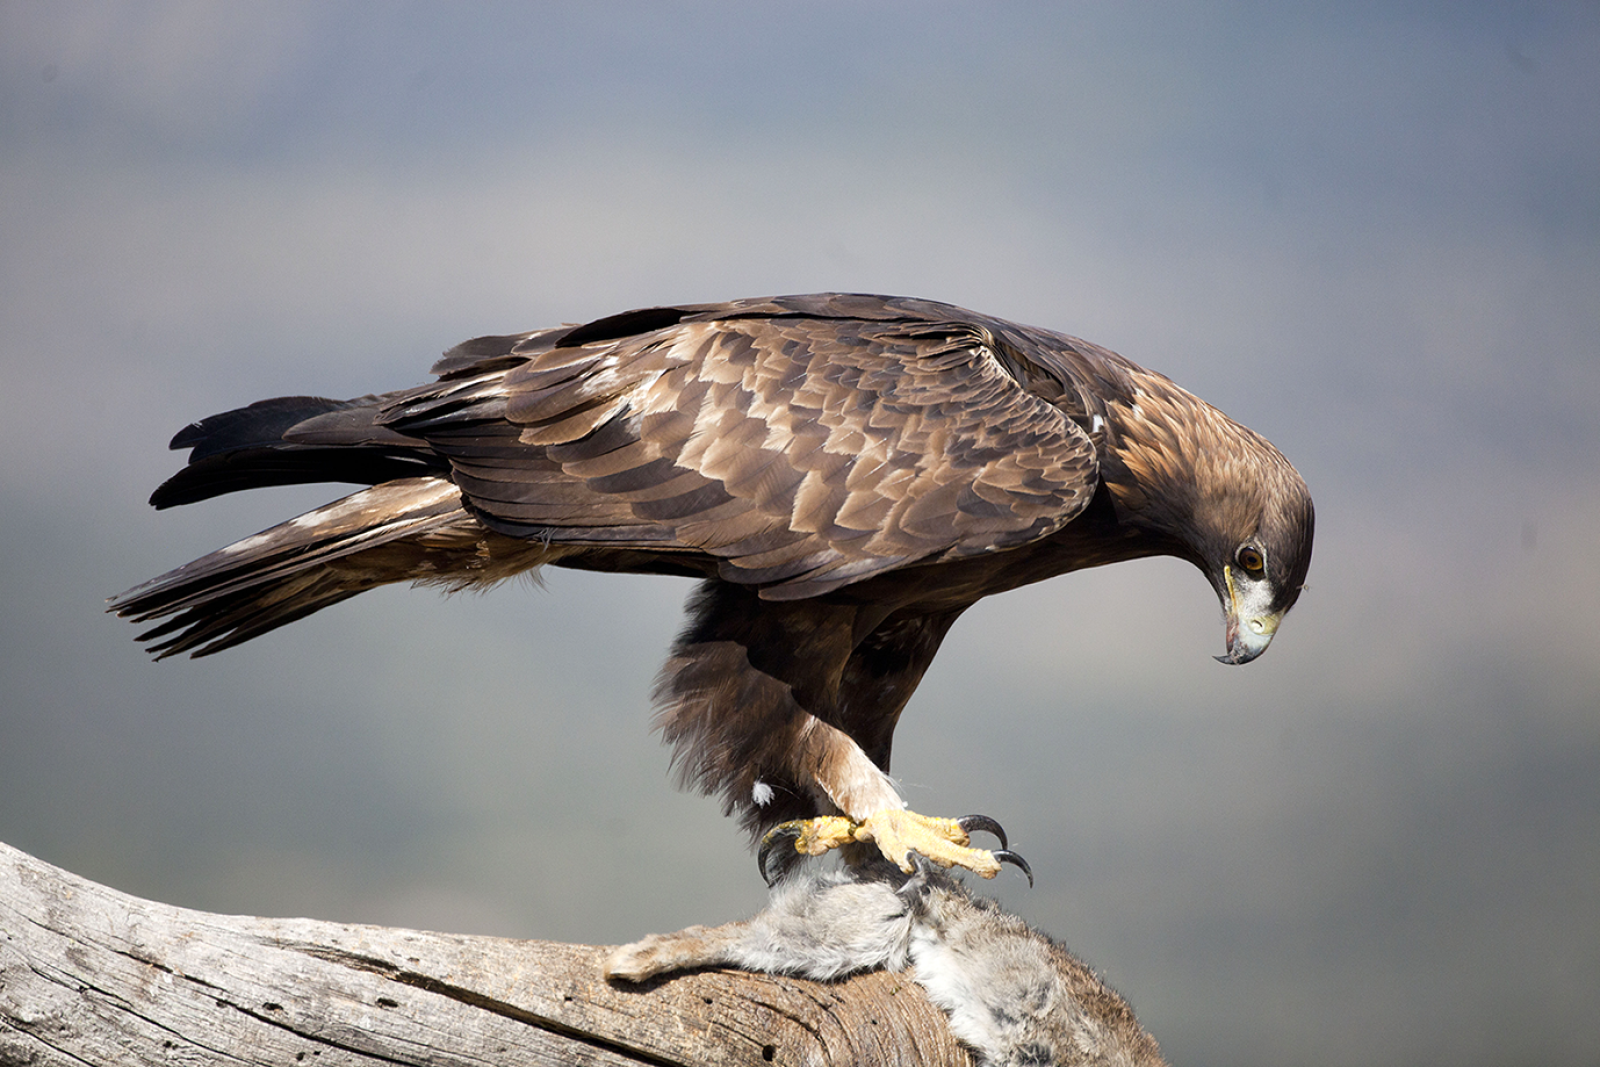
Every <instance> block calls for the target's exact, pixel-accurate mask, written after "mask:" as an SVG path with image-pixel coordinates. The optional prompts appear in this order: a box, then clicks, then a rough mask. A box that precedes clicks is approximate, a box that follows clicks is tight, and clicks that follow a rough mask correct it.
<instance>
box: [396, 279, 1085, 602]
mask: <svg viewBox="0 0 1600 1067" xmlns="http://www.w3.org/2000/svg"><path fill="white" fill-rule="evenodd" d="M812 299H816V298H812ZM855 299H857V300H859V299H860V298H855ZM932 307H934V308H936V309H940V310H942V311H944V312H946V313H951V312H957V309H952V308H943V307H942V306H940V305H932ZM691 310H693V309H691ZM620 318H623V317H619V319H620ZM669 318H670V319H671V321H670V322H669V323H668V324H667V325H665V326H663V327H661V328H659V329H655V330H652V331H650V332H646V333H643V334H637V335H629V336H624V337H621V338H612V337H610V336H605V333H606V331H604V330H591V329H590V327H582V328H579V329H578V330H575V331H571V333H570V334H567V335H563V334H562V333H561V331H546V332H544V333H539V334H529V335H523V336H522V337H520V338H504V339H500V340H501V341H502V342H510V343H511V345H512V348H513V350H514V351H524V352H526V356H525V359H524V361H523V362H520V363H516V364H511V363H509V361H508V360H507V358H506V354H505V353H504V351H503V350H502V351H500V352H498V353H497V352H496V350H495V346H494V345H491V344H482V345H478V346H477V347H476V351H478V352H479V353H481V363H480V364H479V365H478V366H480V367H483V368H486V370H485V371H484V373H482V374H474V373H473V367H472V365H470V364H469V363H467V362H466V361H465V360H464V359H463V358H461V357H460V356H459V355H456V354H452V356H450V357H447V358H446V360H445V361H444V362H443V363H442V364H441V366H443V367H445V368H446V370H447V373H448V374H449V377H448V378H447V379H446V380H445V381H443V382H441V383H440V384H439V386H437V387H435V388H433V389H431V390H430V389H429V388H426V387H425V388H424V389H421V390H414V391H412V392H411V393H409V394H406V395H405V397H404V399H403V400H401V401H397V402H394V403H393V404H391V406H390V407H389V409H388V410H387V411H386V413H385V415H384V416H383V421H384V422H385V424H386V425H388V426H389V427H391V428H393V429H395V430H397V431H399V432H401V433H403V434H415V435H420V436H423V437H425V438H426V440H427V441H428V443H429V445H430V446H431V447H432V448H433V449H435V450H437V451H438V452H439V453H440V454H441V455H443V456H445V457H447V458H448V459H449V461H450V464H451V466H452V467H453V469H454V474H455V479H456V482H457V483H458V484H459V485H460V486H461V489H462V491H463V494H464V495H465V497H466V499H467V500H468V502H469V504H470V506H471V508H472V509H473V510H474V512H475V513H477V514H478V515H479V516H480V517H481V518H482V519H483V520H484V521H485V522H486V523H487V524H488V525H490V526H491V527H493V528H495V529H497V530H500V531H502V532H504V533H508V534H511V535H513V536H519V537H541V538H548V539H551V540H554V541H558V542H562V543H568V544H574V545H591V546H599V545H606V544H619V543H627V544H630V545H640V546H648V547H653V548H656V549H658V550H662V551H677V552H691V553H699V554H705V555H709V556H711V557H713V558H714V559H715V560H716V561H717V562H718V570H719V573H720V575H721V576H722V577H723V578H725V579H728V580H731V581H736V582H739V583H742V584H758V585H761V586H762V587H763V589H762V595H763V596H764V597H766V598H768V599H790V598H795V597H807V596H812V595H816V594H818V593H821V592H825V591H827V590H829V589H833V588H837V587H839V586H841V585H844V584H847V583H849V582H853V581H857V580H859V579H861V578H863V577H866V576H868V575H871V574H875V573H878V572H881V571H884V570H888V569H892V568H894V567H897V566H901V565H904V564H906V563H909V562H914V561H918V560H930V559H939V558H957V557H961V556H967V555H973V554H977V553H982V552H989V551H995V550H998V549H1004V548H1008V547H1012V546H1014V545H1018V544H1022V543H1026V542H1028V541H1032V540H1036V539H1038V538H1040V537H1044V536H1046V535H1048V534H1050V533H1052V532H1054V531H1055V530H1057V529H1059V528H1060V527H1061V526H1062V525H1064V524H1065V523H1067V522H1068V521H1070V520H1071V519H1072V518H1073V517H1074V516H1075V515H1076V514H1077V513H1078V512H1079V511H1080V510H1081V509H1082V508H1083V507H1084V506H1085V505H1086V504H1087V502H1088V499H1089V497H1090V495H1091V493H1092V490H1093V487H1094V484H1095V480H1096V477H1097V473H1098V469H1097V461H1096V456H1095V450H1094V447H1093V445H1092V443H1091V442H1090V440H1089V438H1088V436H1087V435H1086V434H1085V433H1084V431H1083V430H1082V429H1081V428H1080V427H1079V426H1078V425H1077V424H1076V423H1075V422H1074V421H1073V420H1072V419H1071V418H1069V417H1068V414H1067V413H1066V412H1065V411H1064V410H1063V408H1062V407H1060V406H1058V405H1057V404H1054V403H1051V402H1049V401H1047V400H1045V399H1042V398H1041V397H1040V396H1038V395H1035V394H1034V393H1032V392H1030V391H1029V390H1028V389H1026V388H1024V386H1023V384H1022V383H1020V382H1019V381H1018V380H1017V378H1016V377H1014V376H1013V374H1012V373H1010V371H1009V370H1008V368H1007V366H1006V365H1005V363H1004V362H1003V361H1002V359H1001V358H999V357H997V355H996V349H997V348H998V347H999V342H998V341H997V340H996V338H995V336H994V335H993V334H992V333H991V332H990V331H988V330H986V329H985V328H984V327H983V325H982V324H981V323H978V322H974V321H965V320H961V319H959V318H958V319H951V318H949V317H948V315H947V316H946V317H944V318H933V319H921V318H907V317H905V316H904V315H901V316H900V317H888V318H885V319H883V320H882V321H879V320H874V319H857V318H848V317H831V316H830V317H823V316H818V315H811V314H795V313H792V312H791V313H788V314H785V315H772V314H754V313H752V312H751V311H750V310H749V307H748V306H747V305H724V306H721V307H720V308H718V309H713V310H712V311H708V312H705V313H704V314H703V315H693V314H690V313H689V312H688V311H683V310H675V311H673V312H672V314H671V316H669ZM634 321H646V322H647V323H648V322H651V321H665V320H664V319H660V318H658V319H649V318H646V319H643V320H634ZM591 325H593V324H591ZM584 331H589V332H590V333H591V334H598V335H600V339H598V340H592V341H588V342H587V343H584V344H578V345H571V344H567V343H564V341H565V340H566V339H568V338H570V337H571V335H572V334H576V335H579V336H580V337H581V335H582V334H583V333H584ZM464 347H465V346H464ZM459 352H460V350H458V353H459Z"/></svg>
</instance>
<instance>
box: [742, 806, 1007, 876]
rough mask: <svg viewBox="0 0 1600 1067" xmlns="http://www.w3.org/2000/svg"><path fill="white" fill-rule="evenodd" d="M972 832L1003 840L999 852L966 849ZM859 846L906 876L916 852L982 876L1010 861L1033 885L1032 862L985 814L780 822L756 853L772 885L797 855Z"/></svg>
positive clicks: (895, 812) (891, 813) (887, 813)
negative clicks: (787, 846)
mask: <svg viewBox="0 0 1600 1067" xmlns="http://www.w3.org/2000/svg"><path fill="white" fill-rule="evenodd" d="M972 830H984V831H987V832H988V833H992V834H994V835H995V836H996V837H998V838H999V839H1000V848H998V849H997V850H995V851H993V852H991V851H989V850H988V849H982V848H970V847H968V846H969V841H970V837H969V831H972ZM785 839H788V840H790V841H792V842H793V844H792V847H793V850H794V851H793V852H792V853H789V854H788V855H787V856H785V855H784V854H783V852H784V850H783V847H782V843H783V842H784V841H785ZM857 842H862V843H866V842H870V843H871V844H873V845H875V846H877V849H878V851H879V852H881V853H883V855H884V857H885V858H887V859H888V860H889V861H890V862H891V863H893V864H895V866H897V867H899V868H900V869H901V870H902V871H904V872H906V873H907V874H910V873H911V872H912V871H913V870H915V867H914V865H913V863H912V860H911V853H913V852H915V853H917V854H919V855H921V856H924V857H926V858H927V859H929V860H931V861H933V862H934V863H936V864H938V865H939V866H941V867H964V868H966V869H967V870H969V871H973V872H975V873H977V874H979V875H981V876H982V877H984V878H993V877H994V876H995V875H997V874H999V873H1000V865H1001V864H1002V863H1012V864H1015V865H1016V866H1018V867H1020V868H1022V871H1023V873H1025V874H1026V875H1027V876H1028V884H1029V885H1032V884H1033V872H1032V871H1031V870H1029V868H1028V862H1027V861H1026V860H1024V859H1023V858H1022V857H1021V856H1019V855H1017V854H1016V853H1015V852H1012V851H1011V850H1010V849H1008V848H1006V834H1005V831H1004V830H1002V829H1001V828H1000V824H999V823H997V822H995V821H994V820H993V819H991V818H988V817H987V816H984V815H967V816H964V817H962V818H960V819H940V818H934V817H931V816H927V815H918V814H917V813H916V812H914V811H904V810H902V809H898V808H892V809H887V810H884V811H880V812H877V813H875V814H873V815H869V816H867V817H866V818H865V819H863V820H861V821H860V822H857V821H855V820H854V819H848V818H845V817H844V816H842V815H820V816H818V817H817V818H815V819H794V820H792V821H790V822H786V823H780V824H778V825H777V826H775V827H773V828H772V829H771V830H769V831H767V834H766V836H765V837H763V838H762V839H761V849H760V853H759V855H758V859H759V860H760V863H761V875H762V877H763V878H766V880H767V882H768V883H769V884H770V883H771V882H772V881H773V880H774V879H775V878H776V877H780V876H781V875H782V874H783V872H784V871H785V870H786V869H787V868H788V866H789V864H790V863H792V862H793V861H794V859H795V858H796V857H797V856H820V855H822V854H823V853H824V852H827V851H829V850H830V849H835V848H842V847H844V846H846V845H851V844H855V843H857ZM775 853H776V855H774V854H775ZM773 859H776V860H777V864H776V870H775V871H771V872H769V865H770V863H771V861H772V860H773Z"/></svg>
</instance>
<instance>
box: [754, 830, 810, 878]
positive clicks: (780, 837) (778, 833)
mask: <svg viewBox="0 0 1600 1067" xmlns="http://www.w3.org/2000/svg"><path fill="white" fill-rule="evenodd" d="M799 838H800V831H799V829H798V828H797V827H794V826H791V825H789V824H788V823H783V824H780V825H778V826H774V827H773V828H772V829H770V830H768V831H767V834H766V836H765V837H763V838H762V839H761V848H760V849H759V850H758V851H757V852H756V864H757V866H758V867H759V868H760V870H761V880H762V881H763V882H766V883H767V885H768V886H769V887H770V886H773V885H776V884H777V882H778V881H779V880H780V879H782V878H784V877H786V876H787V875H788V873H789V871H790V870H792V869H793V867H794V864H795V861H796V860H798V859H799V858H800V854H799V853H798V852H796V851H795V850H794V843H795V842H796V841H797V840H799ZM784 845H787V846H788V847H787V848H782V847H781V846H784ZM774 852H777V853H778V856H777V863H776V865H775V866H774V864H773V853H774Z"/></svg>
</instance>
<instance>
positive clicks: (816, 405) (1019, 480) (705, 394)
mask: <svg viewBox="0 0 1600 1067" xmlns="http://www.w3.org/2000/svg"><path fill="white" fill-rule="evenodd" d="M434 371H435V373H436V374H437V375H438V376H439V378H438V380H437V381H435V382H434V383H432V384H429V385H424V386H420V387H418V388H415V389H409V390H405V391H401V392H396V393H389V394H385V395H382V396H373V397H363V398H360V399H358V400H353V401H331V400H324V399H320V398H314V397H293V398H280V399H278V400H274V401H267V402H263V403H262V404H259V405H253V406H252V407H251V408H247V409H240V410H239V411H236V412H230V413H225V414H224V415H220V416H214V417H213V418H212V419H208V420H202V421H201V422H200V423H196V424H195V425H194V426H192V427H191V428H190V429H189V430H186V431H185V432H184V434H182V435H180V437H179V439H178V440H177V441H175V442H174V445H175V447H190V448H193V449H194V453H193V455H192V456H191V460H190V463H191V466H190V467H189V468H185V472H180V474H179V475H178V476H176V477H175V478H174V479H173V480H172V481H171V482H169V483H168V484H169V486H170V489H164V490H163V492H165V493H166V496H164V497H162V501H164V502H166V503H183V502H187V501H188V500H192V499H202V498H204V497H205V496H208V495H214V494H215V493H218V492H227V491H231V490H233V489H239V488H250V487H252V486H254V485H265V484H279V483H281V482H284V481H306V480H315V479H316V478H318V477H319V476H326V477H327V478H329V479H338V478H341V477H344V478H350V477H357V478H359V477H370V478H371V480H372V481H373V482H374V483H375V487H374V488H372V489H367V490H363V491H362V492H359V493H356V494H353V495H352V496H350V497H347V498H345V499H344V500H342V501H338V502H336V503H335V504H332V505H329V506H328V508H325V509H320V510H319V511H318V512H314V513H312V515H310V516H306V517H303V518H302V519H297V520H292V521H291V522H288V523H285V524H283V525H281V526H279V527H275V528H274V529H273V530H270V531H267V532H266V533H264V534H260V535H257V536H256V537H255V538H248V539H246V540H245V541H242V542H239V543H238V544H235V545H232V546H229V547H228V548H226V549H223V550H221V551H220V552H217V553H213V554H212V555H211V556H208V557H205V558H204V559H202V560H198V561H196V562H195V563H192V564H189V565H188V566H186V567H182V568H179V569H178V570H176V571H173V572H172V573H170V574H168V575H164V576H162V577H161V578H158V579H155V580H154V581H153V582H150V583H147V584H146V585H144V586H141V587H139V588H138V589H135V590H130V591H129V592H128V593H125V594H123V595H122V596H120V597H118V598H116V599H114V600H113V601H112V605H111V606H112V609H113V610H115V611H118V612H119V613H121V614H124V615H129V616H131V617H133V618H136V619H155V620H165V621H164V622H161V623H160V624H159V625H158V626H157V628H156V629H155V630H153V631H151V632H150V633H149V634H147V635H146V636H148V637H160V638H163V640H162V641H161V643H159V644H157V645H155V646H154V649H155V650H156V651H157V652H159V653H161V654H163V655H171V654H174V653H177V652H183V651H189V652H192V653H193V654H196V655H201V654H205V653H207V652H211V651H215V650H217V649H219V648H222V647H227V646H228V645H231V644H235V643H238V642H239V641H243V640H247V639H249V638H251V637H253V636H256V635H257V634H259V633H262V632H265V631H266V630H268V629H271V628H272V627H274V626H278V625H282V624H283V623H285V622H288V621H292V620H293V619H295V618H300V617H303V616H304V615H306V614H309V613H310V612H312V611H316V610H318V609H320V608H321V607H324V606H326V605H328V604H331V603H334V602H336V601H337V600H341V599H344V598H347V597H349V596H352V595H354V594H355V593H358V592H360V591H362V590H364V589H367V588H372V587H373V586H375V585H380V584H384V583H388V582H396V581H413V582H422V583H439V584H444V585H446V586H460V585H469V584H476V583H481V582H488V581H496V580H499V579H502V578H504V577H507V576H509V575H511V574H514V573H518V572H521V571H526V570H530V569H532V568H535V567H538V566H540V565H543V564H546V563H549V564H555V565H558V566H569V567H580V568H588V569H596V570H620V571H636V572H657V573H666V574H689V575H698V576H700V577H702V578H704V579H705V582H704V584H703V585H702V587H701V589H700V591H699V592H698V593H697V594H696V596H695V597H694V598H693V600H692V601H691V604H690V607H689V617H690V622H689V626H688V628H687V629H686V630H685V631H684V634H683V635H682V637H680V638H679V640H678V642H677V643H676V645H675V646H674V649H673V652H672V656H671V658H670V659H669V661H668V664H667V666H666V668H665V669H664V670H663V672H662V675H661V680H660V683H659V685H658V689H657V700H658V703H659V705H660V712H659V718H658V721H659V724H660V729H661V731H662V733H663V735H664V737H665V738H666V739H667V740H668V741H669V742H670V743H672V744H673V746H674V747H675V750H676V755H675V760H676V763H677V766H678V768H679V771H680V773H681V774H682V775H683V776H684V779H685V780H686V781H687V782H689V783H690V784H692V785H694V786H697V787H699V788H701V789H703V790H705V791H707V792H720V793H722V794H723V796H724V799H725V803H726V804H727V805H728V807H729V808H730V809H732V810H738V811H740V812H742V813H743V814H744V816H745V819H746V822H747V824H748V825H750V826H751V827H752V828H755V829H759V828H761V827H764V826H768V825H771V824H772V823H773V822H774V821H776V820H778V819H781V818H787V817H793V816H797V815H809V814H813V813H818V812H826V811H832V810H842V811H844V812H845V813H847V814H851V815H854V816H857V817H861V816H864V815H866V814H870V813H871V812H872V811H873V810H877V809H880V808H882V807H885V806H894V805H898V804H899V803H900V802H899V798H898V794H897V793H896V792H895V789H894V786H893V783H892V782H891V781H890V780H889V779H888V777H887V770H888V765H889V755H890V750H891V742H892V736H893V732H894V728H895V725H896V723H897V722H898V719H899V716H900V713H901V711H902V710H903V709H904V707H905V705H906V702H907V701H908V700H909V699H910V697H911V694H912V692H913V691H914V690H915V688H916V686H917V683H918V682H919V681H920V679H921V678H922V675H923V673H924V672H925V671H926V670H927V667H928V665H929V664H930V663H931V662H932V659H933V656H934V654H935V653H936V652H937V650H938V647H939V644H940V642H941V641H942V640H943V638H944V635H945V633H946V632H948V630H949V628H950V626H951V625H952V624H953V623H954V622H955V620H956V618H958V617H959V616H960V614H961V612H962V611H964V610H965V609H966V608H967V607H968V606H970V605H971V604H973V603H975V602H976V601H977V600H979V599H981V598H982V597H984V596H987V595H990V594H992V593H996V592H1000V591H1003V590H1005V589H1009V588H1014V587H1016V586H1019V585H1023V584H1027V583H1029V582H1034V581H1039V580H1042V579H1044V578H1047V577H1050V576H1051V575H1055V574H1061V573H1065V572H1067V571H1072V570H1076V569H1080V568H1083V567H1090V566H1099V565H1102V564H1106V563H1112V562H1117V561H1119V560H1125V559H1134V558H1138V557H1141V556H1148V555H1155V554H1171V555H1177V556H1180V557H1182V558H1185V559H1189V560H1190V561H1191V562H1194V563H1195V564H1197V565H1198V566H1200V567H1201V569H1202V570H1203V571H1205V573H1206V575H1207V577H1208V578H1209V579H1210V580H1211V581H1212V584H1213V586H1215V587H1217V588H1219V590H1220V589H1221V588H1222V582H1221V577H1220V576H1221V575H1222V573H1223V570H1222V568H1224V567H1226V566H1228V565H1230V561H1231V560H1233V559H1234V553H1235V552H1236V551H1237V550H1238V548H1239V546H1240V545H1241V544H1242V543H1243V542H1244V541H1246V540H1251V542H1252V544H1259V546H1260V548H1261V550H1262V552H1263V553H1264V555H1265V556H1266V557H1267V558H1268V559H1269V561H1270V562H1269V564H1268V567H1267V573H1266V575H1265V578H1264V579H1263V580H1265V581H1269V582H1270V583H1271V588H1270V590H1269V591H1270V593H1271V596H1272V606H1273V608H1274V610H1275V611H1277V612H1278V613H1279V614H1281V612H1282V611H1286V610H1287V609H1288V607H1289V606H1290V605H1292V604H1293V603H1294V600H1295V598H1296V597H1297V596H1298V595H1299V591H1300V587H1301V586H1302V584H1303V582H1304V578H1305V571H1306V567H1307V565H1308V564H1309V561H1310V551H1311V537H1312V525H1313V520H1312V510H1311V502H1310V497H1309V495H1308V494H1307V492H1306V489H1305V485H1304V483H1303V482H1302V481H1301V480H1300V477H1299V475H1298V474H1297V473H1295V471H1294V468H1293V467H1292V466H1290V465H1289V463H1288V461H1287V460H1286V459H1284V458H1283V456H1282V454H1281V453H1279V452H1278V451H1277V450H1276V449H1275V448H1273V447H1272V446H1271V445H1270V444H1268V443H1267V442H1266V441H1265V440H1264V439H1262V438H1261V437H1259V436H1258V435H1256V434H1254V433H1252V432H1251V431H1249V430H1247V429H1245V428H1244V427H1242V426H1240V425H1238V424H1237V423H1235V422H1233V421H1232V420H1230V419H1228V418H1227V417H1226V416H1225V415H1223V414H1222V413H1221V412H1219V411H1217V410H1216V409H1215V408H1212V407H1210V406H1209V405H1207V404H1205V403H1204V402H1203V401H1201V400H1199V399H1197V398H1196V397H1194V396H1192V395H1191V394H1189V393H1187V392H1185V391H1184V390H1182V389H1180V388H1178V387H1177V386H1176V385H1174V384H1173V383H1171V382H1170V381H1168V380H1167V379H1166V378H1164V377H1162V376H1161V375H1159V374H1154V373H1152V372H1149V371H1145V370H1143V369H1141V368H1139V367H1138V366H1136V365H1134V364H1133V363H1130V362H1129V361H1127V360H1125V359H1123V358H1122V357H1120V356H1117V355H1115V354H1114V353H1111V352H1108V351H1107V350H1105V349H1102V348H1098V347H1096V346H1094V345H1091V344H1089V343H1087V342H1084V341H1080V340H1078V339H1076V338H1073V337H1068V336H1066V335H1064V334H1057V333H1051V332H1048V331H1044V330H1038V329H1034V328H1032V327H1027V326H1020V325H1017V324H1014V323H1009V322H1004V321H1002V320H999V319H994V318H989V317H986V316H982V315H976V314H974V313H972V312H969V311H965V310H963V309H961V308H956V307H952V306H950V305H946V304H938V303H934V302H931V301H922V300H911V299H902V298H886V297H875V296H861V295H852V294H820V295H814V296H798V297H777V298H770V299H757V300H742V301H733V302H730V303H726V304H704V305H689V306H684V307H677V308H648V309H643V310H640V311H634V312H627V313H624V314H621V315H616V316H610V317H608V318H606V319H601V320H597V321H595V322H592V323H588V324H585V325H580V326H563V327H558V328H555V329H551V330H542V331H536V332H533V333H525V334H515V335H505V336H497V337H484V338H478V339H476V340H472V341H468V342H466V343H464V344H462V345H460V346H458V347H457V348H455V349H453V350H451V351H450V352H449V353H447V354H446V355H445V357H444V358H443V359H442V360H440V361H439V363H437V364H436V365H435V367H434ZM158 495H159V494H158ZM1262 595H1263V596H1264V595H1265V594H1262ZM758 786H759V787H758Z"/></svg>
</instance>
